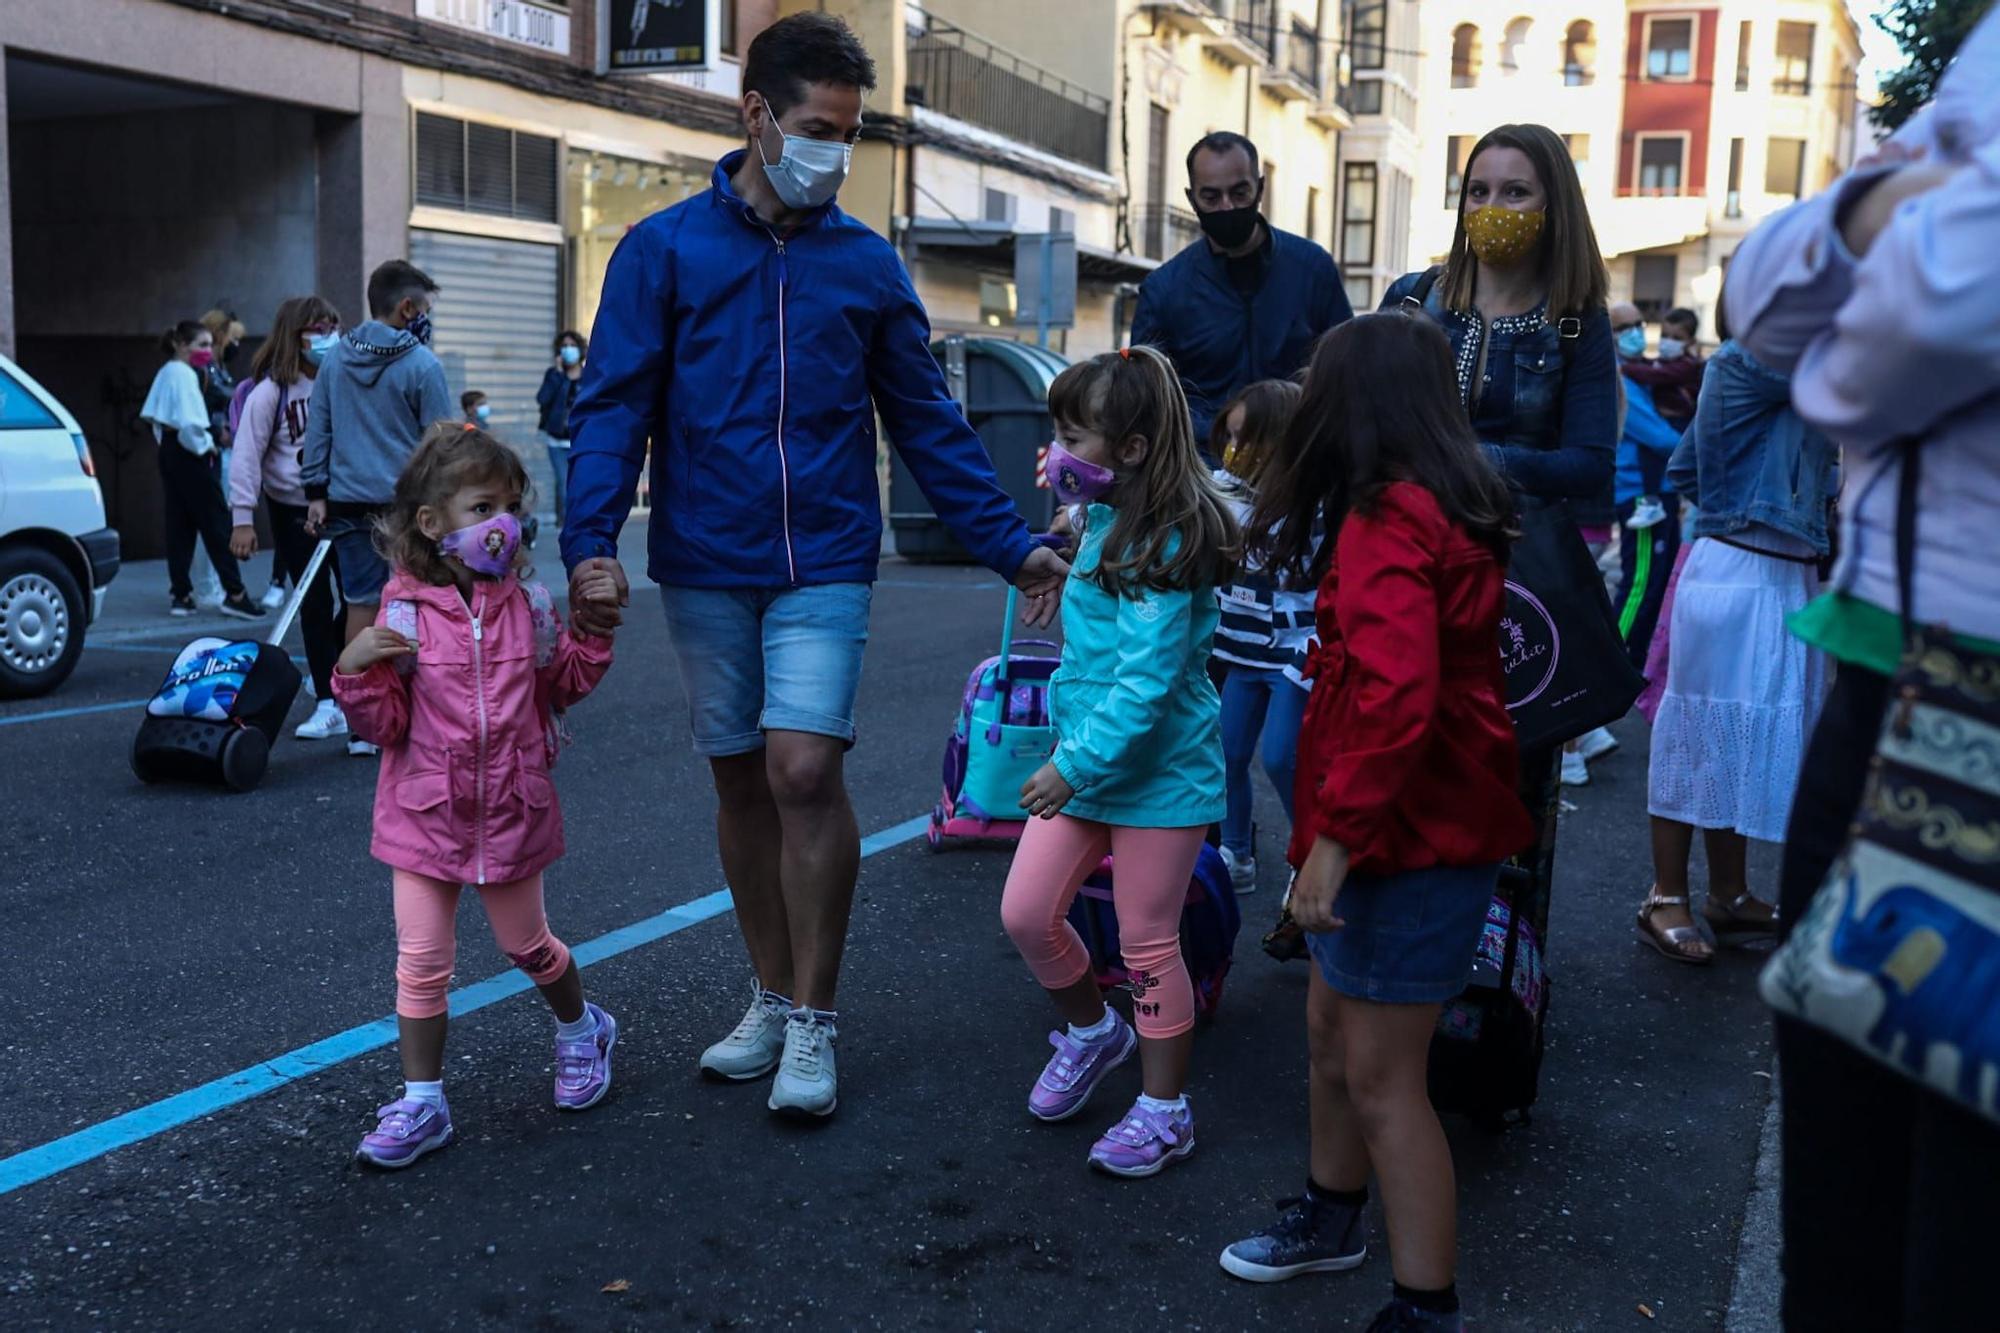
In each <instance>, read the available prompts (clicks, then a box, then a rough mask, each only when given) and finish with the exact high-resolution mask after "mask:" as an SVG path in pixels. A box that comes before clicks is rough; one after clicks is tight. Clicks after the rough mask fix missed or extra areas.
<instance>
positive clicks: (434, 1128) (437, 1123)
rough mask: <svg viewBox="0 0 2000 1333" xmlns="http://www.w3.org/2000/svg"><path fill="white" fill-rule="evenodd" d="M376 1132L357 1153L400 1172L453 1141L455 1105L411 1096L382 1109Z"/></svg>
mask: <svg viewBox="0 0 2000 1333" xmlns="http://www.w3.org/2000/svg"><path fill="white" fill-rule="evenodd" d="M375 1114H376V1115H377V1116H378V1117H380V1118H379V1119H378V1120H377V1122H376V1125H375V1129H374V1132H373V1133H370V1134H367V1135H365V1136H363V1138H362V1140H361V1146H360V1147H359V1148H356V1149H355V1150H354V1155H355V1156H356V1157H359V1158H360V1159H361V1160H362V1161H364V1162H368V1163H371V1164H372V1165H375V1166H379V1167H381V1168H382V1169H383V1170H385V1171H398V1170H401V1169H402V1168H403V1167H406V1166H409V1165H411V1164H413V1163H414V1162H415V1161H416V1160H417V1159H418V1158H419V1157H422V1156H423V1155H424V1154H425V1153H427V1152H430V1151H432V1150H433V1149H436V1148H442V1147H444V1145H445V1144H447V1143H450V1142H451V1108H450V1107H449V1106H446V1105H445V1104H444V1103H442V1102H440V1103H439V1104H438V1105H436V1106H432V1105H431V1104H430V1103H429V1102H419V1101H412V1100H411V1099H410V1098H408V1097H403V1098H400V1099H398V1100H396V1101H393V1102H390V1103H389V1104H388V1105H387V1106H384V1107H381V1108H379V1109H378V1110H377V1111H376V1112H375Z"/></svg>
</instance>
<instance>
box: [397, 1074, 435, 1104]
mask: <svg viewBox="0 0 2000 1333" xmlns="http://www.w3.org/2000/svg"><path fill="white" fill-rule="evenodd" d="M403 1096H404V1097H406V1098H408V1099H409V1100H410V1101H413V1102H427V1103H429V1104H430V1105H432V1106H443V1105H444V1080H443V1079H439V1080H438V1081H437V1082H435V1083H407V1082H406V1083H404V1084H403Z"/></svg>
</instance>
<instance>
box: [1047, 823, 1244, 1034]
mask: <svg viewBox="0 0 2000 1333" xmlns="http://www.w3.org/2000/svg"><path fill="white" fill-rule="evenodd" d="M1112 860H1113V858H1111V857H1109V856H1107V857H1105V858H1104V863H1103V864H1102V865H1100V866H1099V867H1098V868H1097V870H1096V872H1095V873H1094V874H1092V875H1091V876H1090V878H1088V879H1086V880H1085V881H1084V882H1083V889H1082V891H1081V892H1079V893H1078V894H1077V895H1076V900H1075V901H1074V902H1072V903H1071V904H1070V905H1069V923H1070V925H1071V926H1072V927H1074V928H1075V930H1076V933H1077V934H1078V935H1079V936H1081V937H1082V938H1083V943H1084V947H1085V948H1086V949H1088V950H1089V951H1090V966H1091V970H1092V971H1093V972H1094V973H1096V975H1097V984H1098V985H1099V986H1100V987H1102V988H1103V989H1105V990H1115V989H1116V988H1118V987H1120V986H1126V987H1130V986H1131V984H1132V978H1131V977H1130V976H1129V975H1128V974H1127V973H1126V971H1125V959H1124V956H1123V955H1122V954H1121V953H1119V951H1118V914H1117V912H1116V911H1115V910H1114V909H1113V907H1112V903H1111V883H1112V876H1113V874H1114V873H1115V867H1114V866H1113V865H1112ZM1242 925H1243V917H1242V915H1241V913H1239V912H1238V911H1237V907H1236V889H1235V887H1234V886H1233V885H1231V883H1230V882H1229V867H1228V866H1227V865H1225V864H1224V863H1223V860H1222V853H1220V852H1218V851H1217V850H1216V849H1215V848H1214V847H1212V846H1210V845H1208V844H1207V843H1203V844H1202V848H1201V855H1200V856H1199V857H1198V858H1197V859H1196V860H1195V863H1194V875H1193V876H1192V877H1191V878H1190V879H1189V880H1188V895H1187V905H1186V906H1185V907H1183V908H1182V909H1181V958H1182V959H1183V960H1184V961H1185V962H1186V963H1187V970H1188V979H1189V980H1190V981H1192V982H1193V983H1194V1011H1195V1014H1196V1016H1197V1017H1200V1018H1213V1017H1214V1016H1215V1011H1216V1008H1217V1006H1219V1005H1220V1004H1221V1003H1222V983H1223V980H1224V979H1225V978H1226V977H1227V976H1228V975H1229V964H1230V961H1231V955H1232V954H1233V953H1234V952H1235V949H1236V932H1237V931H1238V930H1239V929H1241V928H1242ZM1133 1003H1134V1004H1143V1003H1145V997H1144V996H1141V995H1139V994H1138V993H1137V992H1136V991H1135V992H1134V993H1133Z"/></svg>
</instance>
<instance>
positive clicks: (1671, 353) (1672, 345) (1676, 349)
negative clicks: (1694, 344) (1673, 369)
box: [1660, 338, 1687, 361]
mask: <svg viewBox="0 0 2000 1333" xmlns="http://www.w3.org/2000/svg"><path fill="white" fill-rule="evenodd" d="M1685 351H1687V344H1686V343H1684V342H1682V341H1681V340H1680V339H1679V338H1662V339H1660V360H1662V361H1671V360H1673V359H1674V358H1675V357H1677V356H1679V355H1680V354H1681V353H1682V352H1685Z"/></svg>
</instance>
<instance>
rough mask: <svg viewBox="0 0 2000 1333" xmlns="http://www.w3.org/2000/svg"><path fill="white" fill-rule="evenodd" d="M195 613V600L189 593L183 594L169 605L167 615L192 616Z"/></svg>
mask: <svg viewBox="0 0 2000 1333" xmlns="http://www.w3.org/2000/svg"><path fill="white" fill-rule="evenodd" d="M194 612H195V605H194V598H193V596H192V595H190V594H188V593H182V594H181V595H180V596H179V597H176V598H174V599H173V600H172V601H170V602H168V603H167V614H168V615H170V616H191V615H193V614H194Z"/></svg>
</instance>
